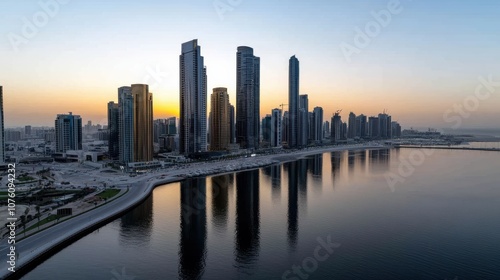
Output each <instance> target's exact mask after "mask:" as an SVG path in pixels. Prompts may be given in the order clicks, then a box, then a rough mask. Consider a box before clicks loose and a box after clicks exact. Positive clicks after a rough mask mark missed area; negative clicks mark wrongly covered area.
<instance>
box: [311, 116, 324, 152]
mask: <svg viewBox="0 0 500 280" xmlns="http://www.w3.org/2000/svg"><path fill="white" fill-rule="evenodd" d="M312 127H313V129H312V141H313V142H314V143H321V142H322V141H323V138H324V135H323V108H321V107H315V108H314V109H313V121H312Z"/></svg>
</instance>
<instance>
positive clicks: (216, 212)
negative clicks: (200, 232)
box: [211, 174, 231, 230]
mask: <svg viewBox="0 0 500 280" xmlns="http://www.w3.org/2000/svg"><path fill="white" fill-rule="evenodd" d="M211 183H212V186H211V190H212V195H211V196H212V217H213V218H212V219H213V220H212V224H213V225H214V227H215V228H216V229H222V230H225V229H227V219H228V212H229V210H228V208H229V185H231V178H230V176H229V174H227V175H221V176H214V177H212V178H211Z"/></svg>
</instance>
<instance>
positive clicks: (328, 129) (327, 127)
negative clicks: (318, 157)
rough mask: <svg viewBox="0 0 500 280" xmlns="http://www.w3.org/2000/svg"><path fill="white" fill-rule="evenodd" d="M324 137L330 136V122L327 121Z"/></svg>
mask: <svg viewBox="0 0 500 280" xmlns="http://www.w3.org/2000/svg"><path fill="white" fill-rule="evenodd" d="M323 138H330V122H329V121H325V123H324V124H323Z"/></svg>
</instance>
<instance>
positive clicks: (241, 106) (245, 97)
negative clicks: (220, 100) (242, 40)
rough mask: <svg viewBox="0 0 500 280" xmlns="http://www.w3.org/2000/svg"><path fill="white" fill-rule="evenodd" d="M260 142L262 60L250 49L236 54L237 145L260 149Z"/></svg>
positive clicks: (243, 48)
mask: <svg viewBox="0 0 500 280" xmlns="http://www.w3.org/2000/svg"><path fill="white" fill-rule="evenodd" d="M259 140H260V58H259V57H257V56H255V55H254V54H253V49H252V48H250V47H244V46H242V47H238V51H237V53H236V143H238V144H240V147H241V148H243V149H258V148H259Z"/></svg>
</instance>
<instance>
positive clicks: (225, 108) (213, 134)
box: [210, 87, 231, 151]
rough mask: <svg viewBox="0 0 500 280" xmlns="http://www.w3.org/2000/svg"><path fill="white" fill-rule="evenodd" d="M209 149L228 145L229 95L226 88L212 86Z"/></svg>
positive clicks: (221, 149) (225, 147)
mask: <svg viewBox="0 0 500 280" xmlns="http://www.w3.org/2000/svg"><path fill="white" fill-rule="evenodd" d="M210 109H211V118H210V150H211V151H223V150H226V149H227V148H228V146H229V140H230V137H231V135H230V134H231V131H230V128H229V113H230V112H229V95H228V94H227V88H223V87H219V88H214V89H213V93H212V96H211V102H210Z"/></svg>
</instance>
